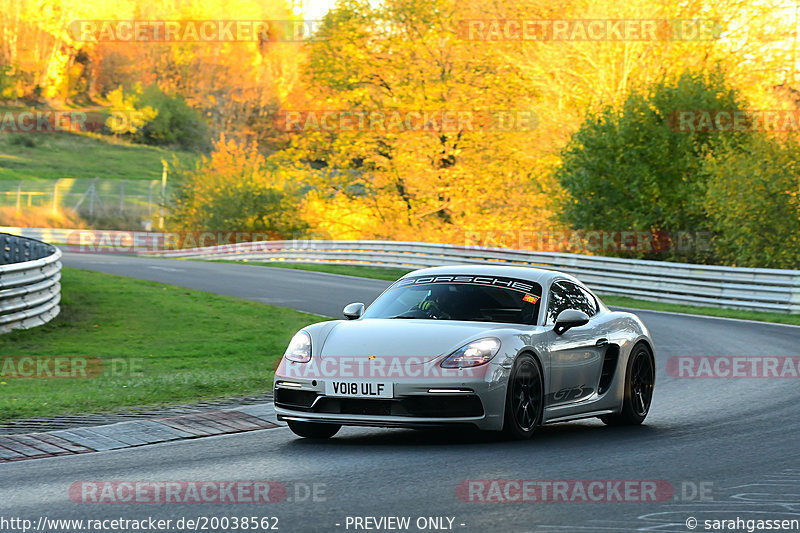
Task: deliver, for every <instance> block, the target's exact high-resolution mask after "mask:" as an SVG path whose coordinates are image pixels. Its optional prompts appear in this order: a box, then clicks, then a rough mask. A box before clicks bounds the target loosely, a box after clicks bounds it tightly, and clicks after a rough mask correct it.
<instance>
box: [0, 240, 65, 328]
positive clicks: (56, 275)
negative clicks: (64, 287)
mask: <svg viewBox="0 0 800 533" xmlns="http://www.w3.org/2000/svg"><path fill="white" fill-rule="evenodd" d="M60 259H61V250H59V249H58V248H56V247H55V246H53V245H51V244H46V243H43V242H40V241H37V240H34V239H29V238H26V237H19V236H16V235H9V234H7V233H0V333H7V332H9V331H11V330H13V329H27V328H32V327H35V326H40V325H42V324H44V323H46V322H48V321H50V320H52V319H53V318H54V317H55V316H56V315H58V312H59V306H58V304H59V302H60V301H61V284H60V283H59V281H60V280H61V261H60Z"/></svg>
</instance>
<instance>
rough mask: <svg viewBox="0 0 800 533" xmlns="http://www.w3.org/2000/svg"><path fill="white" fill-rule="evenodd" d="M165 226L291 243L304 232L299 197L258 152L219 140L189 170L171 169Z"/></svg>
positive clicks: (254, 146) (253, 145) (294, 188)
mask: <svg viewBox="0 0 800 533" xmlns="http://www.w3.org/2000/svg"><path fill="white" fill-rule="evenodd" d="M176 175H177V182H178V189H177V193H176V194H175V198H174V202H173V206H172V212H171V216H170V221H169V222H170V225H171V226H172V227H173V228H175V229H180V230H189V231H201V230H211V231H263V232H267V233H269V234H270V235H272V236H273V237H274V238H294V237H296V236H297V235H298V234H301V233H302V232H303V231H304V230H305V229H306V224H305V223H304V222H303V221H302V219H301V218H300V210H299V207H298V204H299V203H300V199H301V191H299V190H298V189H297V188H296V187H294V186H293V185H292V184H291V183H288V182H287V181H286V180H285V179H284V178H283V176H282V174H281V173H280V172H278V170H277V169H276V168H274V167H273V166H272V165H270V164H269V163H268V162H267V161H266V160H265V159H264V157H263V156H262V155H261V154H260V153H259V152H258V150H257V147H256V145H255V144H252V145H250V146H247V147H244V146H241V145H239V144H237V143H236V142H234V141H229V140H226V139H225V138H224V137H222V138H221V139H220V140H219V142H217V143H216V145H215V147H214V151H213V152H212V153H211V155H210V156H209V157H205V156H204V157H203V158H202V160H201V161H200V163H198V165H197V167H196V168H195V169H193V170H182V169H180V168H176Z"/></svg>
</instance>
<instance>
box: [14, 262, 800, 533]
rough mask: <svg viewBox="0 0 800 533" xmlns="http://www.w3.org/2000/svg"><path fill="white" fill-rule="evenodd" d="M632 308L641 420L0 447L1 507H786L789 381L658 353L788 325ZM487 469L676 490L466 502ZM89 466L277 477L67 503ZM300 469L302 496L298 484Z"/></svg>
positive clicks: (621, 524) (252, 294)
mask: <svg viewBox="0 0 800 533" xmlns="http://www.w3.org/2000/svg"><path fill="white" fill-rule="evenodd" d="M64 264H65V265H68V266H72V267H78V268H89V269H92V270H98V271H103V272H110V273H114V274H122V275H126V276H132V277H137V278H143V279H150V280H156V281H161V282H166V283H172V284H175V285H180V286H185V287H189V288H193V289H200V290H205V291H211V292H216V293H221V294H227V295H232V296H239V297H242V298H248V299H252V300H257V301H261V302H265V303H269V304H274V305H281V306H287V307H292V308H295V309H299V310H302V311H307V312H311V313H318V314H322V315H327V316H339V313H340V312H341V309H342V307H343V306H344V305H345V304H347V303H349V302H352V301H363V302H365V303H367V302H369V301H371V300H372V299H373V298H374V297H375V296H377V294H379V293H380V291H381V290H382V289H383V288H384V287H386V285H387V283H386V282H383V281H377V280H363V279H359V278H352V277H347V276H336V275H331V274H321V273H314V272H308V271H301V270H288V269H268V268H263V267H258V266H252V265H241V264H222V263H203V262H195V261H175V260H167V259H139V258H131V257H125V256H117V255H97V256H92V255H86V254H71V253H66V254H65V256H64ZM639 315H640V316H641V317H642V318H643V320H644V321H645V323H646V324H647V326H648V328H649V329H650V332H651V334H652V336H653V338H654V340H655V343H656V356H657V372H658V376H657V382H656V391H655V397H654V399H653V407H652V410H651V413H650V415H649V416H648V418H647V422H646V425H644V426H641V427H634V428H623V429H619V428H608V427H605V426H604V425H603V424H602V423H600V422H599V421H594V420H592V421H583V422H572V423H565V424H557V425H552V426H546V427H544V428H542V429H541V430H540V431H539V433H538V434H537V436H536V437H535V438H534V439H533V440H532V441H530V442H506V441H502V440H497V439H496V438H495V437H494V436H492V435H487V434H478V433H473V432H453V431H449V432H423V431H414V430H383V429H360V428H359V429H350V428H345V429H343V430H342V431H341V432H340V433H339V434H338V435H337V437H336V438H334V439H333V440H331V441H328V442H321V443H320V442H309V441H304V440H301V439H297V438H295V437H294V435H293V434H292V433H291V432H290V431H289V430H288V429H287V428H285V427H281V428H278V429H271V430H264V431H254V432H249V433H242V434H237V435H231V436H221V437H209V438H202V439H195V440H187V441H179V442H175V443H166V444H159V445H153V446H145V447H139V448H132V449H126V450H118V451H111V452H100V453H93V454H87V455H76V456H69V457H58V458H53V459H42V460H33V461H23V462H19V463H7V464H4V465H2V466H0V516H3V517H11V516H16V517H22V518H27V519H31V520H33V521H34V523H36V521H37V520H38V519H39V517H41V516H46V517H48V518H51V519H52V518H92V519H103V518H108V519H113V518H130V519H142V518H147V517H148V516H152V517H155V518H159V519H173V520H177V519H180V518H181V517H187V518H197V517H202V516H205V517H218V518H219V517H242V516H256V517H262V516H275V517H278V519H279V521H278V527H279V531H283V532H306V531H308V532H329V531H331V532H337V531H367V529H364V528H359V529H354V527H353V526H352V525H350V527H349V528H348V527H347V526H346V524H347V523H348V522H347V517H348V516H350V517H355V516H359V517H364V516H375V517H380V516H408V517H411V528H410V529H407V530H406V531H420V529H417V527H416V525H415V521H416V520H417V518H419V517H425V518H427V517H449V518H453V522H452V528H453V530H455V531H463V532H498V533H500V532H502V533H506V532H507V533H523V532H553V533H556V532H584V531H585V532H601V533H602V532H615V531H636V530H648V531H658V532H662V531H664V532H666V531H676V532H686V531H690V530H691V529H690V528H689V527H687V519H689V518H690V517H693V518H695V519H696V520H697V521H698V524H697V526H696V529H694V530H695V531H709V530H710V529H706V528H705V527H704V520H713V519H733V520H735V519H737V518H739V519H741V520H776V519H795V520H797V519H800V386H798V385H800V380H798V379H797V378H794V379H793V378H780V379H776V378H767V379H765V378H760V379H752V378H740V379H719V378H717V379H686V378H673V377H670V376H668V375H667V373H666V371H665V368H666V362H667V360H668V359H669V358H670V357H673V356H719V355H724V356H736V355H743V356H756V357H761V356H798V355H800V328H797V327H790V326H780V325H770V324H760V323H753V322H746V321H733V320H722V319H712V318H699V317H692V316H683V315H674V314H664V313H655V312H645V311H643V312H640V313H639ZM495 479H498V480H665V481H667V482H669V484H671V486H672V488H673V489H674V491H675V495H674V496H673V497H672V498H670V499H669V500H668V501H658V502H639V501H626V502H619V503H617V502H615V503H607V502H583V501H560V502H470V501H462V500H461V499H459V496H458V495H457V493H456V487H457V486H458V484H459V483H460V482H462V481H465V480H495ZM87 480H131V481H136V480H159V481H166V480H183V481H186V480H198V481H200V480H271V481H278V482H280V483H283V484H284V485H285V486H286V487H287V490H288V493H287V497H286V499H285V500H284V501H282V502H280V503H271V504H246V503H238V504H209V503H203V504H198V503H188V504H187V503H182V504H174V503H171V504H146V503H145V504H142V503H139V504H130V503H127V504H125V503H119V504H87V503H75V502H73V501H72V500H71V499H70V497H69V493H68V490H69V487H70V485H71V484H73V483H74V482H78V481H87ZM314 484H316V488H317V495H316V497H307V490H306V489H307V488H309V487H312V486H314ZM323 491H324V492H323ZM701 491H702V496H701V495H700V494H699V493H700V492H701ZM631 499H636V498H631ZM298 500H300V501H298ZM337 524H339V525H337ZM444 524H445V525H447V524H448V521H447V520H444ZM462 524H463V525H462ZM692 524H694V523H693V522H691V520H690V521H689V525H692ZM0 529H2V528H0ZM174 530H178V529H174ZM207 530H208V531H222V530H225V531H234V529H232V528H231V527H228V528H223V527H221V526H218V527H211V525H209V526H208V529H207ZM388 530H389V529H374V530H372V531H388ZM422 530H423V531H432V530H433V529H422ZM724 530H725V531H734V529H724ZM745 530H746V529H740V531H745ZM717 531H719V529H717Z"/></svg>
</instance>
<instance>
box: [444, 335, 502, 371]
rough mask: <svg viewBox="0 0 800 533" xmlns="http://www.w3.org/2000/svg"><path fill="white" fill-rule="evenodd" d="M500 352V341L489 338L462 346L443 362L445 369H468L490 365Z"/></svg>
mask: <svg viewBox="0 0 800 533" xmlns="http://www.w3.org/2000/svg"><path fill="white" fill-rule="evenodd" d="M498 351H500V339H496V338H494V337H488V338H486V339H478V340H476V341H472V342H471V343H469V344H467V345H466V346H462V347H461V348H459V349H458V350H456V351H455V352H453V353H452V354H450V355H449V356H448V357H447V359H445V360H444V361H442V367H443V368H468V367H471V366H479V365H483V364H485V363H488V362H489V361H491V360H492V357H494V356H495V355H497V352H498Z"/></svg>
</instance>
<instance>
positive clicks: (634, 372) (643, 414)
mask: <svg viewBox="0 0 800 533" xmlns="http://www.w3.org/2000/svg"><path fill="white" fill-rule="evenodd" d="M655 381H656V367H655V361H654V360H653V353H652V352H651V351H650V348H648V346H647V345H646V344H644V343H639V344H637V345H636V346H634V347H633V350H632V351H631V356H630V357H629V358H628V365H627V368H626V370H625V396H624V398H623V400H622V411H620V412H619V413H617V414H613V415H605V416H601V417H600V420H602V421H603V422H604V423H606V424H607V425H609V426H636V425H639V424H641V423H642V422H644V419H645V418H647V414H648V413H649V412H650V404H651V403H652V400H653V387H654V386H655Z"/></svg>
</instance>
